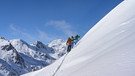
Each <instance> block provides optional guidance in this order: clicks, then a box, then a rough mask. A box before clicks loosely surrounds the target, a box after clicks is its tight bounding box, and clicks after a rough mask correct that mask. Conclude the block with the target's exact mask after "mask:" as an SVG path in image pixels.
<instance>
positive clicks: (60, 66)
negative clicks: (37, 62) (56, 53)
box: [52, 53, 68, 76]
mask: <svg viewBox="0 0 135 76" xmlns="http://www.w3.org/2000/svg"><path fill="white" fill-rule="evenodd" d="M67 54H68V53H66V55H65V56H64V58H63V60H62V62H61V63H60V65H59V66H58V68H57V69H56V71H55V72H54V74H53V75H52V76H55V74H56V73H57V71H58V70H59V69H60V67H61V66H62V64H63V62H64V60H65V58H66V56H67Z"/></svg>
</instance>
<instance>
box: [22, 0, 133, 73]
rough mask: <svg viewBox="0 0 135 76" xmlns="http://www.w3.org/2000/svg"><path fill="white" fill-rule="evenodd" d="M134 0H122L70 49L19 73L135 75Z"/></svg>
mask: <svg viewBox="0 0 135 76" xmlns="http://www.w3.org/2000/svg"><path fill="white" fill-rule="evenodd" d="M134 7H135V0H124V1H123V2H122V3H120V4H119V5H118V6H117V7H115V8H114V9H113V10H112V11H111V12H110V13H108V14H107V15H106V16H105V17H104V18H103V19H101V20H100V21H99V22H98V23H97V24H96V25H95V26H94V27H93V28H92V29H91V30H90V31H88V33H86V35H85V36H84V37H83V38H82V39H81V40H80V41H79V42H78V44H77V45H76V47H75V48H73V49H72V51H71V52H70V53H69V54H67V55H65V56H63V57H62V58H60V59H59V60H58V61H56V62H55V63H53V64H52V65H50V66H47V67H45V68H43V69H41V70H38V71H36V72H31V73H28V74H25V75H22V76H135V72H134V71H135V29H134V28H135V9H134Z"/></svg>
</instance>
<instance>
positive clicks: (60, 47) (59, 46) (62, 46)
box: [48, 39, 66, 58]
mask: <svg viewBox="0 0 135 76" xmlns="http://www.w3.org/2000/svg"><path fill="white" fill-rule="evenodd" d="M48 47H51V48H53V49H54V50H55V55H53V57H55V58H60V57H61V56H63V55H64V54H65V53H66V41H65V40H62V39H57V40H54V41H52V42H50V43H49V44H48Z"/></svg>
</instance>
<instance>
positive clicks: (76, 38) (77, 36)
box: [74, 35, 80, 45]
mask: <svg viewBox="0 0 135 76" xmlns="http://www.w3.org/2000/svg"><path fill="white" fill-rule="evenodd" d="M79 38H80V36H79V35H76V36H75V38H74V43H75V45H76V44H77V42H78V41H79Z"/></svg>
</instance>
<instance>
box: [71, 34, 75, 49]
mask: <svg viewBox="0 0 135 76" xmlns="http://www.w3.org/2000/svg"><path fill="white" fill-rule="evenodd" d="M71 40H72V43H71V48H73V47H74V37H73V36H72V37H71Z"/></svg>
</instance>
